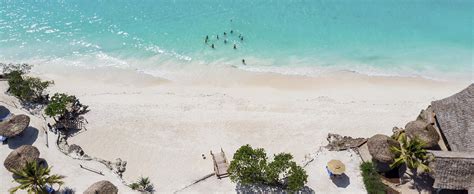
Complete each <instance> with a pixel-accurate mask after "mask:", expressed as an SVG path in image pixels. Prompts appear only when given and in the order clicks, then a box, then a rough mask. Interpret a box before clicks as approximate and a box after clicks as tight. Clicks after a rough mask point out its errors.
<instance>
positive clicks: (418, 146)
mask: <svg viewBox="0 0 474 194" xmlns="http://www.w3.org/2000/svg"><path fill="white" fill-rule="evenodd" d="M398 142H399V143H400V147H399V148H398V147H394V146H393V147H391V148H390V150H391V151H392V152H393V153H394V154H395V155H396V156H397V157H396V158H395V160H394V161H393V163H392V164H390V168H395V167H397V166H400V165H401V164H406V165H407V167H408V168H410V169H418V168H419V169H421V170H422V171H424V172H428V171H430V168H429V167H428V165H427V163H428V160H429V156H428V154H427V153H428V152H427V151H426V150H425V149H424V148H423V147H424V146H425V143H424V142H423V141H422V140H420V139H418V138H413V139H408V138H407V137H406V134H405V133H402V134H400V136H399V137H398Z"/></svg>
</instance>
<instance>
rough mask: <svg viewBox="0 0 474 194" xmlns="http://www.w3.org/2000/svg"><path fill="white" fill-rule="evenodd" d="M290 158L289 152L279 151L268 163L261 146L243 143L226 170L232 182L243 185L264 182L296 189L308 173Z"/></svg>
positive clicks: (300, 186) (304, 181) (302, 183)
mask: <svg viewBox="0 0 474 194" xmlns="http://www.w3.org/2000/svg"><path fill="white" fill-rule="evenodd" d="M292 159H293V156H292V155H291V154H288V153H280V154H277V155H275V156H274V160H273V161H272V162H270V163H268V162H267V154H266V153H265V150H264V149H263V148H257V149H253V148H252V147H251V146H250V145H244V146H242V147H240V148H239V149H238V150H237V151H236V153H235V154H234V157H233V160H232V161H231V163H230V166H229V170H228V172H229V174H230V179H231V180H232V181H233V182H239V183H241V184H243V185H249V184H265V185H272V186H279V187H282V188H284V189H288V190H291V191H297V190H299V189H301V188H303V187H304V184H305V183H306V182H307V179H308V175H307V174H306V171H305V170H304V169H303V168H302V167H301V166H298V165H297V164H296V162H294V161H292Z"/></svg>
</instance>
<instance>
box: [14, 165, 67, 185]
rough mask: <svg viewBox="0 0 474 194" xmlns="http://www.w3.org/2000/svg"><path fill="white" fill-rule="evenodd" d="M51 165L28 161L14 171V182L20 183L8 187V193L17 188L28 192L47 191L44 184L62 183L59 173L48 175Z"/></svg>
mask: <svg viewBox="0 0 474 194" xmlns="http://www.w3.org/2000/svg"><path fill="white" fill-rule="evenodd" d="M50 173H51V167H49V168H44V167H42V166H39V165H38V164H37V162H28V163H27V164H26V165H25V167H23V169H21V170H18V171H16V170H15V171H14V172H13V174H14V175H15V176H16V177H17V178H15V182H17V183H19V184H20V185H18V186H16V187H13V188H11V189H10V193H15V192H16V191H18V190H20V189H21V190H26V191H28V193H47V189H46V186H51V185H53V184H59V185H62V184H64V182H63V181H62V179H63V178H64V176H61V175H50Z"/></svg>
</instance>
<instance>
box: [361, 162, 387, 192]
mask: <svg viewBox="0 0 474 194" xmlns="http://www.w3.org/2000/svg"><path fill="white" fill-rule="evenodd" d="M360 169H361V171H362V178H363V181H364V185H365V189H366V190H367V193H369V194H384V193H386V186H385V185H384V184H383V183H382V181H381V180H380V175H379V174H378V173H377V171H376V169H375V166H374V164H373V163H372V162H364V163H362V164H361V165H360Z"/></svg>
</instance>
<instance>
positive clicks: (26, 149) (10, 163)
mask: <svg viewBox="0 0 474 194" xmlns="http://www.w3.org/2000/svg"><path fill="white" fill-rule="evenodd" d="M39 155H40V152H39V150H38V148H36V147H35V146H30V145H22V146H20V147H19V148H17V149H15V150H13V151H12V152H11V153H10V154H8V156H7V158H6V159H5V162H4V163H3V165H4V166H5V168H6V169H7V170H8V171H10V172H13V170H21V168H23V167H24V166H25V165H26V163H27V162H32V161H37V160H38V157H39Z"/></svg>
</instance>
